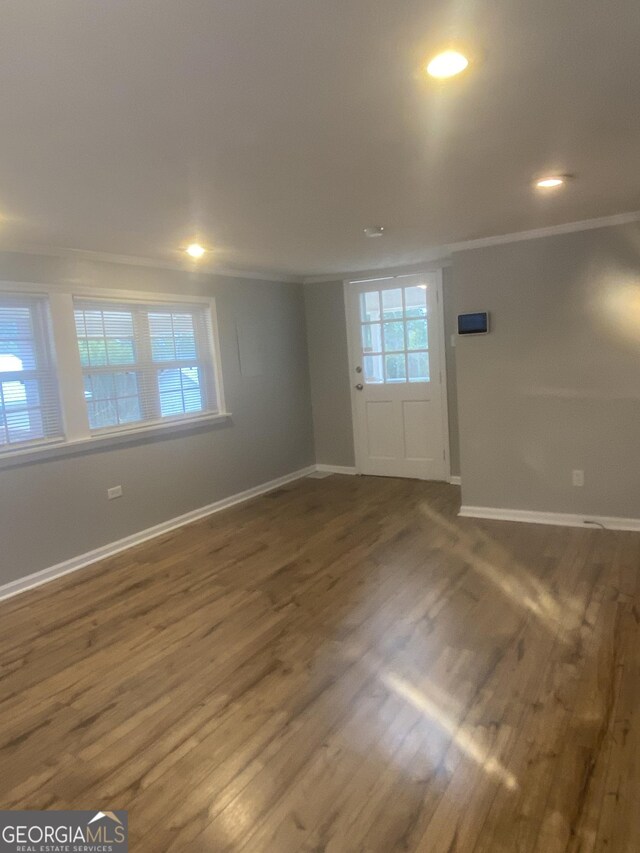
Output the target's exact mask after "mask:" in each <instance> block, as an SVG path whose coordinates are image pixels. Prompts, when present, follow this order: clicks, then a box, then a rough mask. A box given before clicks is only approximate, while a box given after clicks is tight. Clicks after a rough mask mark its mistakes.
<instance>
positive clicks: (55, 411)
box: [0, 294, 63, 453]
mask: <svg viewBox="0 0 640 853" xmlns="http://www.w3.org/2000/svg"><path fill="white" fill-rule="evenodd" d="M49 338H50V336H49V324H48V317H47V303H46V300H45V299H44V298H38V297H26V296H25V297H22V296H9V295H4V294H0V453H5V452H7V451H10V450H15V449H18V448H19V447H20V446H22V445H29V444H39V443H42V442H46V441H49V440H51V439H58V438H62V436H63V430H62V422H61V416H60V404H59V398H58V386H57V380H56V374H55V370H54V365H53V360H52V357H51V349H50V339H49Z"/></svg>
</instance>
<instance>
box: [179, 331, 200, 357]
mask: <svg viewBox="0 0 640 853" xmlns="http://www.w3.org/2000/svg"><path fill="white" fill-rule="evenodd" d="M176 358H178V359H183V358H197V352H196V339H195V335H194V334H193V332H191V334H188V335H187V334H178V333H177V332H176Z"/></svg>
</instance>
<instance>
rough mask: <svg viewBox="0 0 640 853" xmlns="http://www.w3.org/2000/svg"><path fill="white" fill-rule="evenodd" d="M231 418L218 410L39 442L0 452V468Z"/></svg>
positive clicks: (175, 431)
mask: <svg viewBox="0 0 640 853" xmlns="http://www.w3.org/2000/svg"><path fill="white" fill-rule="evenodd" d="M230 419H231V412H218V413H216V414H211V415H203V416H202V417H199V418H186V419H185V420H174V421H168V422H166V423H155V424H147V425H146V426H139V427H134V428H132V429H127V430H121V431H119V432H110V433H103V434H102V435H92V436H91V437H90V438H84V439H81V440H79V441H56V442H49V443H47V444H40V445H38V446H37V447H30V448H25V449H23V450H15V451H11V452H9V453H5V454H2V455H0V470H2V469H3V468H13V467H15V466H16V465H25V464H27V463H29V462H43V461H45V460H47V459H56V458H58V457H63V456H75V455H76V454H79V453H86V452H88V451H91V450H102V449H104V448H108V447H114V446H116V445H118V444H129V443H131V442H133V441H144V440H145V439H150V438H153V437H154V436H160V435H171V434H176V433H181V432H190V431H192V430H196V429H200V428H202V427H208V426H212V425H213V424H218V423H224V422H225V421H229V420H230Z"/></svg>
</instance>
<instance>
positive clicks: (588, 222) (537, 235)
mask: <svg viewBox="0 0 640 853" xmlns="http://www.w3.org/2000/svg"><path fill="white" fill-rule="evenodd" d="M638 221H640V210H633V211H630V212H629V213H616V214H613V215H612V216H600V217H598V218H597V219H582V220H580V221H578V222H565V223H562V224H561V225H549V226H546V227H544V228H533V229H531V230H530V231H514V232H512V233H511V234H500V235H496V236H495V237H478V238H477V239H475V240H463V241H462V242H460V243H450V244H449V245H448V246H447V250H448V252H449V253H451V254H453V253H454V252H465V251H467V250H469V249H482V248H484V247H485V246H500V245H501V244H503V243H518V242H520V241H521V240H539V239H541V238H542V237H554V236H556V235H558V234H574V233H576V232H578V231H590V230H591V229H593V228H606V227H611V226H613V225H628V224H629V223H631V222H638Z"/></svg>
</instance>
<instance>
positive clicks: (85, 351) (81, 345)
mask: <svg viewBox="0 0 640 853" xmlns="http://www.w3.org/2000/svg"><path fill="white" fill-rule="evenodd" d="M78 349H79V350H80V364H81V365H82V366H83V367H89V344H88V343H87V339H86V338H78Z"/></svg>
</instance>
